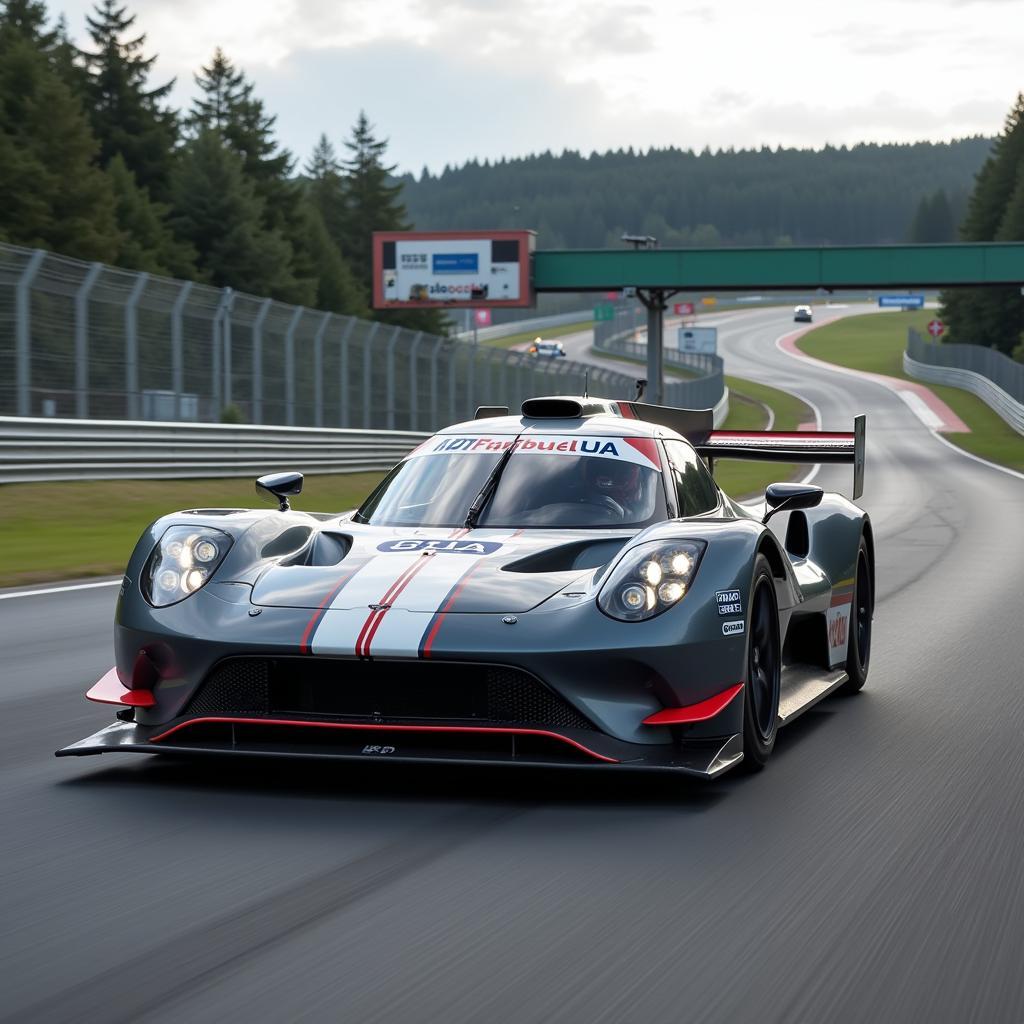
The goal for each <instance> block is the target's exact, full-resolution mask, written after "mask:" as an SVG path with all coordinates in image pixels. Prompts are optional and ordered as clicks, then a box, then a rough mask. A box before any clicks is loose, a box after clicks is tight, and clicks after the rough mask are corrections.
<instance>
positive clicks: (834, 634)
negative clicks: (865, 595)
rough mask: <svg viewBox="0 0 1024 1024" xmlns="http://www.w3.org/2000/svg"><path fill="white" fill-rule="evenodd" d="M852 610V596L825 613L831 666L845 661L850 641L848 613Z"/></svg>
mask: <svg viewBox="0 0 1024 1024" xmlns="http://www.w3.org/2000/svg"><path fill="white" fill-rule="evenodd" d="M852 610H853V595H850V596H849V597H847V598H846V599H845V600H844V601H842V603H839V604H834V605H833V606H832V607H831V608H829V609H828V611H827V612H826V613H825V622H826V629H827V631H828V652H829V663H830V664H832V665H838V664H840V663H841V662H844V661H846V650H847V646H848V644H849V640H850V612H851V611H852Z"/></svg>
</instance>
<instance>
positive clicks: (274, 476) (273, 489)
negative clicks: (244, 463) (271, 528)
mask: <svg viewBox="0 0 1024 1024" xmlns="http://www.w3.org/2000/svg"><path fill="white" fill-rule="evenodd" d="M256 493H257V494H258V495H260V497H269V498H270V500H271V501H276V502H278V508H279V509H280V511H282V512H287V511H288V510H289V509H290V508H291V505H289V504H288V497H289V495H295V494H301V493H302V474H301V473H271V474H269V475H268V476H261V477H260V478H259V479H258V480H257V481H256Z"/></svg>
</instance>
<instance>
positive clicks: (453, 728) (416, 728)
mask: <svg viewBox="0 0 1024 1024" xmlns="http://www.w3.org/2000/svg"><path fill="white" fill-rule="evenodd" d="M211 722H221V723H226V724H230V725H240V724H241V725H294V726H296V727H299V728H313V729H376V730H384V731H387V732H472V733H483V734H486V733H500V734H511V735H515V736H546V737H548V738H549V739H553V740H560V741H561V742H562V743H567V744H568V745H569V746H570V747H575V748H576V749H577V750H581V751H582V752H583V753H584V754H589V755H590V756H591V757H593V758H596V759H597V760H598V761H607V762H608V763H609V764H618V763H619V761H618V758H615V757H607V756H606V755H604V754H599V753H598V752H597V751H596V750H591V749H590V748H589V747H585V746H583V744H582V743H577V742H576V740H574V739H570V738H569V737H568V736H563V735H561V733H557V732H549V731H548V730H547V729H510V728H505V727H500V726H499V727H495V728H493V729H492V728H486V727H483V726H471V725H378V724H376V723H373V724H370V725H362V724H360V723H358V722H302V721H294V720H292V719H287V718H226V717H223V716H215V715H210V716H207V717H204V718H193V719H190V720H189V721H187V722H179V723H178V724H177V725H172V726H171V728H170V729H166V730H164V732H162V733H160V734H159V735H157V736H150V738H149V742H150V743H159V742H160V741H161V740H165V739H166V738H167V737H168V736H170V735H172V734H173V733H176V732H178V731H179V730H180V729H187V728H188V727H189V726H190V725H203V724H207V723H211Z"/></svg>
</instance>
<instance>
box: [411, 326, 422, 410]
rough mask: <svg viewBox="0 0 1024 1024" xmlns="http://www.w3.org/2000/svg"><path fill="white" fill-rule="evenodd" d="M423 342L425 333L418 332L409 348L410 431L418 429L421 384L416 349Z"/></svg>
mask: <svg viewBox="0 0 1024 1024" xmlns="http://www.w3.org/2000/svg"><path fill="white" fill-rule="evenodd" d="M422 340H423V332H422V331H417V332H416V336H415V337H414V338H413V339H412V344H411V345H410V346H409V429H410V430H415V429H416V420H417V419H418V418H419V416H418V413H419V382H418V381H417V380H416V349H418V348H419V347H420V342H421V341H422Z"/></svg>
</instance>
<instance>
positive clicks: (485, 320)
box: [473, 309, 491, 327]
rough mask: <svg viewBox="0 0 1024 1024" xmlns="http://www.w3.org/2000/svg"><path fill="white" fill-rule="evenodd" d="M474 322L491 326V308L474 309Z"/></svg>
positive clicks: (479, 325) (477, 324) (478, 325)
mask: <svg viewBox="0 0 1024 1024" xmlns="http://www.w3.org/2000/svg"><path fill="white" fill-rule="evenodd" d="M473 323H474V324H475V325H476V326H477V327H490V326H491V311H490V310H489V309H474V310H473Z"/></svg>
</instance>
